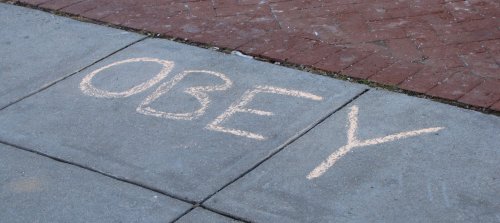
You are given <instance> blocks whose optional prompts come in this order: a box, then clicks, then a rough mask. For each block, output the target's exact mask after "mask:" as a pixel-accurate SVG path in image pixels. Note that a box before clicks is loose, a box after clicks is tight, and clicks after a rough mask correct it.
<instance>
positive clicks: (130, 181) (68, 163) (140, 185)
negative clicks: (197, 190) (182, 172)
mask: <svg viewBox="0 0 500 223" xmlns="http://www.w3.org/2000/svg"><path fill="white" fill-rule="evenodd" d="M0 144H4V145H7V146H10V147H12V148H14V149H20V150H23V151H26V152H30V153H33V154H36V155H39V156H43V157H46V158H49V159H51V160H54V161H56V162H59V163H64V164H67V165H71V166H75V167H78V168H81V169H85V170H88V171H91V172H94V173H97V174H100V175H102V176H105V177H108V178H111V179H114V180H117V181H120V182H122V183H126V184H131V185H134V186H137V187H140V188H142V189H146V190H149V191H152V192H155V193H159V194H161V195H164V196H167V197H170V198H173V199H175V200H179V201H183V202H185V203H188V204H191V205H194V206H197V203H196V202H195V201H191V200H188V199H185V198H181V197H179V196H176V195H173V194H170V193H168V192H165V191H163V190H161V189H158V188H155V187H153V186H148V185H146V184H143V183H140V182H136V181H133V180H130V179H124V178H121V177H118V176H113V175H111V174H109V173H105V172H103V171H100V170H97V169H94V168H92V167H88V166H85V165H83V164H79V163H77V162H73V161H69V160H65V159H62V158H58V157H56V156H51V155H49V154H46V153H43V152H40V151H37V150H34V149H30V148H27V147H24V146H20V145H17V144H14V143H10V142H7V141H5V140H3V139H0Z"/></svg>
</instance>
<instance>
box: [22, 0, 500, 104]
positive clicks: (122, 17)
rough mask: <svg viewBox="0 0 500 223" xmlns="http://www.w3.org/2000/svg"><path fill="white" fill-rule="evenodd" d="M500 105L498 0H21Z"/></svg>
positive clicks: (445, 95)
mask: <svg viewBox="0 0 500 223" xmlns="http://www.w3.org/2000/svg"><path fill="white" fill-rule="evenodd" d="M20 2H22V3H26V4H30V5H36V6H38V7H42V8H47V9H52V10H59V11H62V12H66V13H71V14H75V15H79V16H83V17H87V18H90V19H96V20H100V21H104V22H108V23H112V24H116V25H121V26H126V27H131V28H135V29H141V30H147V31H151V32H156V33H161V34H165V35H168V36H173V37H179V38H185V39H188V40H190V41H194V42H201V43H207V44H211V45H215V46H219V47H224V48H229V49H235V50H239V51H242V52H244V53H246V54H250V55H254V56H259V57H266V58H270V59H272V60H276V61H286V62H289V63H295V64H301V65H307V66H311V67H314V68H318V69H323V70H327V71H334V72H341V73H342V74H344V75H347V76H350V77H355V78H361V79H368V80H371V81H375V82H378V83H381V84H387V85H394V86H398V87H399V88H402V89H405V90H410V91H414V92H419V93H425V94H427V95H431V96H436V97H440V98H444V99H449V100H455V101H458V102H462V103H466V104H470V105H474V106H479V107H484V108H491V109H493V110H497V111H500V68H499V65H500V2H499V1H498V0H466V1H463V0H420V1H415V0H392V1H390V0H20Z"/></svg>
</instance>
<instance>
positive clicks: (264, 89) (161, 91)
mask: <svg viewBox="0 0 500 223" xmlns="http://www.w3.org/2000/svg"><path fill="white" fill-rule="evenodd" d="M134 62H153V63H158V64H160V65H161V66H162V69H161V70H160V72H158V74H156V75H155V76H153V77H152V78H151V79H149V80H147V81H145V82H142V83H140V84H138V85H135V86H133V87H131V88H129V89H127V90H124V91H121V92H111V91H106V90H103V89H99V88H97V87H95V86H94V85H93V84H92V79H93V78H94V77H95V76H96V75H98V74H99V73H100V72H101V71H103V70H106V69H108V68H110V67H113V66H118V65H121V64H126V63H134ZM173 67H174V62H172V61H168V60H161V59H157V58H147V57H144V58H132V59H127V60H122V61H118V62H114V63H112V64H109V65H106V66H104V67H101V68H99V69H97V70H95V71H93V72H91V73H89V74H88V75H86V76H85V77H84V78H83V79H82V81H81V83H80V89H81V91H82V92H83V93H84V94H86V95H89V96H93V97H98V98H125V97H129V96H132V95H135V94H138V93H141V92H143V91H145V90H147V89H149V88H151V87H153V86H154V85H156V84H159V83H161V82H162V81H163V80H164V79H165V78H166V77H167V76H168V75H169V73H170V71H171V70H172V68H173ZM195 74H205V75H212V76H214V77H217V78H219V79H221V80H222V83H223V84H219V85H203V86H194V87H189V88H186V89H185V90H184V93H186V94H188V95H191V96H192V97H194V98H195V99H196V100H197V101H198V103H199V107H198V108H197V109H196V110H194V111H192V112H187V113H171V112H164V111H158V110H156V109H154V108H152V107H151V106H150V105H151V103H153V102H154V101H155V100H157V99H158V98H160V97H161V96H162V95H165V94H167V93H168V92H169V91H170V90H171V89H172V88H173V87H174V86H175V85H176V84H178V83H179V82H180V81H182V79H184V78H185V77H186V76H188V75H195ZM232 85H233V82H232V81H231V79H229V78H228V77H227V76H226V75H224V74H223V73H219V72H214V71H207V70H186V71H183V72H181V73H179V74H177V75H175V76H174V77H172V78H171V79H170V80H168V81H165V82H163V83H161V84H160V85H159V86H158V87H157V88H156V90H155V91H154V92H153V93H152V94H150V95H148V96H147V97H146V98H145V99H144V100H143V101H142V102H141V103H140V104H139V106H138V107H137V109H136V111H137V112H138V113H140V114H144V115H149V116H154V117H159V118H166V119H174V120H194V119H197V118H199V117H200V116H202V115H203V114H204V113H205V111H206V110H207V108H208V106H209V104H210V96H209V93H210V92H213V91H225V90H227V89H229V88H231V87H232ZM257 94H277V95H283V96H289V97H297V98H303V99H308V100H314V101H321V100H323V98H322V97H320V96H317V95H314V94H311V93H308V92H303V91H297V90H291V89H285V88H280V87H275V86H265V85H258V86H254V88H252V89H249V90H247V91H246V92H245V93H243V95H242V96H241V98H239V99H237V100H236V101H235V102H234V103H232V104H231V105H230V106H229V108H227V109H226V110H225V111H224V112H223V113H222V114H221V115H219V116H218V117H217V118H215V120H214V121H212V122H211V123H208V124H207V125H206V127H205V128H206V129H208V130H212V131H219V132H224V133H228V134H233V135H236V136H242V137H247V138H251V139H256V140H265V139H266V137H265V136H263V135H260V134H258V133H254V132H249V131H244V130H240V129H232V128H227V127H224V126H223V124H224V122H225V121H226V120H227V119H229V118H230V117H231V116H234V115H236V114H237V113H250V114H254V115H260V116H272V115H274V113H273V112H271V111H264V110H258V109H252V108H249V107H247V105H248V103H250V102H251V101H252V100H253V98H254V97H255V96H256V95H257Z"/></svg>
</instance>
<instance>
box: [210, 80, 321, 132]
mask: <svg viewBox="0 0 500 223" xmlns="http://www.w3.org/2000/svg"><path fill="white" fill-rule="evenodd" d="M258 93H269V94H280V95H286V96H292V97H297V98H306V99H310V100H314V101H321V100H323V98H322V97H320V96H317V95H314V94H311V93H307V92H303V91H296V90H289V89H285V88H278V87H273V86H256V87H255V89H253V90H247V91H246V92H245V93H244V94H243V96H242V97H241V98H240V100H238V101H236V102H235V103H233V104H232V105H231V106H229V108H228V109H227V110H226V111H225V112H224V113H222V114H221V115H219V117H217V118H216V119H215V120H214V121H213V122H212V123H210V124H208V125H207V126H206V127H205V128H206V129H209V130H214V131H219V132H225V133H230V134H233V135H237V136H243V137H247V138H251V139H256V140H265V139H266V137H264V136H262V135H259V134H256V133H253V132H248V131H244V130H240V129H230V128H226V127H223V126H220V124H222V123H223V122H224V121H226V120H227V119H228V118H229V117H231V116H232V115H234V114H235V113H237V112H244V113H251V114H255V115H261V116H272V115H274V113H272V112H269V111H262V110H257V109H250V108H246V107H245V106H246V105H248V103H250V102H251V101H252V100H253V98H254V97H255V95H257V94H258Z"/></svg>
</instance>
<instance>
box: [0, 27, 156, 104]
mask: <svg viewBox="0 0 500 223" xmlns="http://www.w3.org/2000/svg"><path fill="white" fill-rule="evenodd" d="M147 38H149V37H147V36H145V37H143V38H140V39H139V40H136V41H134V42H132V43H129V44H127V45H125V46H124V47H121V48H119V49H118V50H115V51H113V52H111V53H110V54H108V55H106V56H104V57H102V58H100V59H98V60H96V61H94V62H92V63H91V64H89V65H87V66H85V67H83V68H80V69H79V70H77V71H75V72H73V73H70V74H68V75H66V76H63V77H61V78H59V79H56V80H55V81H53V82H51V83H49V84H46V85H45V86H43V87H41V88H40V89H38V90H35V91H33V92H31V93H29V94H27V95H25V96H23V97H21V98H19V99H17V100H15V101H13V102H10V103H9V104H7V105H5V106H3V107H0V111H2V110H4V109H6V108H8V107H10V106H12V105H14V104H17V103H19V102H21V101H23V100H25V99H27V98H29V97H31V96H33V95H35V94H38V93H40V92H42V91H44V90H46V89H48V88H50V87H52V86H54V85H56V84H57V83H59V82H61V81H64V80H66V79H68V78H69V77H72V76H73V75H75V74H77V73H80V72H82V71H84V70H85V69H87V68H89V67H91V66H93V65H95V64H97V63H99V62H101V61H103V60H105V59H107V58H109V57H111V56H113V55H115V54H117V53H118V52H120V51H122V50H125V49H127V48H128V47H130V46H132V45H134V44H136V43H139V42H141V41H143V40H145V39H147Z"/></svg>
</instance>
